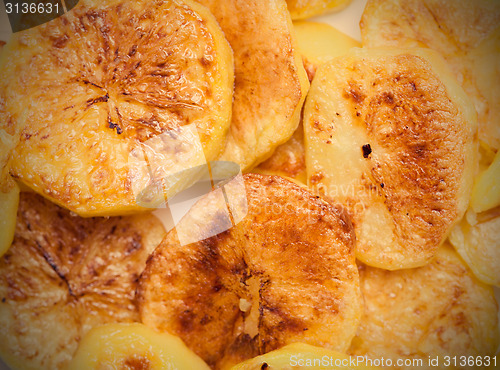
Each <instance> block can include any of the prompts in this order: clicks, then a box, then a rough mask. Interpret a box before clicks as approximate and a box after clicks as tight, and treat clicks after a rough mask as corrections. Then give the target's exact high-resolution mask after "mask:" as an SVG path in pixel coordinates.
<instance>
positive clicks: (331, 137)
mask: <svg viewBox="0 0 500 370" xmlns="http://www.w3.org/2000/svg"><path fill="white" fill-rule="evenodd" d="M304 130H305V144H306V168H307V177H308V186H309V187H311V188H312V190H313V191H314V192H316V193H318V194H320V195H322V196H325V197H326V198H329V199H333V200H335V201H338V202H340V203H342V204H343V205H344V206H346V207H347V208H348V209H349V211H350V213H351V214H352V216H353V223H354V226H355V230H356V238H357V247H356V256H357V258H358V259H360V260H361V261H363V262H365V263H366V264H368V265H371V266H376V267H380V268H386V269H390V270H394V269H400V268H410V267H417V266H422V265H425V264H427V263H428V262H429V261H430V260H431V258H432V257H433V255H434V254H435V252H436V250H437V248H438V247H439V245H440V244H441V243H442V242H443V241H444V240H445V238H446V237H447V235H448V233H449V231H450V230H451V228H452V227H453V225H454V224H455V223H456V222H458V221H459V220H460V218H461V217H462V216H463V214H464V213H465V210H466V209H467V206H468V203H469V197H470V192H471V188H472V181H473V175H474V173H475V168H476V165H477V159H476V158H477V137H476V131H477V121H476V114H475V111H474V108H473V106H472V104H471V103H470V101H469V99H468V97H467V96H466V95H465V93H464V92H463V90H462V88H461V87H460V86H459V85H458V84H457V82H456V80H455V79H454V78H453V76H452V75H451V73H450V72H449V70H448V69H447V68H446V65H445V64H444V61H443V60H441V58H440V57H439V56H438V55H437V54H436V53H432V52H431V51H428V50H424V49H394V48H392V49H389V48H381V49H352V50H351V52H350V53H348V54H347V55H346V56H344V57H339V58H336V59H333V60H332V61H330V62H328V63H325V64H323V65H322V66H321V67H320V68H319V69H318V71H317V74H316V76H315V78H314V80H313V83H312V86H311V90H310V92H309V95H308V99H307V102H306V105H305V109H304Z"/></svg>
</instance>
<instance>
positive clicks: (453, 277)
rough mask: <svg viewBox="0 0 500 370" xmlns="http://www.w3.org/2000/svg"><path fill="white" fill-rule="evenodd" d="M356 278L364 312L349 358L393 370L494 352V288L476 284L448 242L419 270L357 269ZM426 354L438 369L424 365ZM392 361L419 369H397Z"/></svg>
mask: <svg viewBox="0 0 500 370" xmlns="http://www.w3.org/2000/svg"><path fill="white" fill-rule="evenodd" d="M360 280H361V290H362V292H363V296H364V302H365V311H364V314H363V317H362V319H361V324H360V327H359V329H358V332H357V334H356V337H355V338H354V340H353V342H352V345H351V348H350V349H349V351H348V352H349V353H350V354H352V355H356V356H368V357H369V358H373V359H380V358H382V357H383V358H385V359H391V360H392V364H393V366H392V367H391V368H395V369H396V368H408V369H416V368H419V367H421V368H440V369H450V368H454V367H453V366H451V367H450V366H445V365H446V363H445V358H444V356H457V358H459V356H492V355H494V354H495V351H496V349H497V347H498V344H499V343H500V342H499V334H498V318H497V304H496V301H495V298H494V295H493V289H492V288H491V287H490V286H487V285H484V284H482V283H480V282H479V281H477V280H476V278H475V277H474V275H473V274H472V272H471V271H470V270H469V269H468V268H467V267H466V266H465V264H464V263H463V262H462V260H461V259H460V258H459V257H458V255H457V254H456V253H455V252H454V251H453V250H452V248H451V247H450V246H449V245H448V244H445V245H444V246H443V247H442V248H440V250H439V252H438V253H437V255H436V258H435V259H434V260H433V261H432V262H431V263H430V264H429V265H427V266H424V267H420V268H416V269H409V270H402V271H386V270H380V269H377V268H373V267H369V266H361V268H360ZM429 356H430V357H431V358H435V357H436V356H439V366H436V367H434V366H429V363H428V359H429ZM397 359H402V360H403V361H404V360H405V359H406V360H408V359H410V360H411V359H413V360H416V361H420V360H422V361H423V365H421V364H419V363H418V362H415V361H414V362H413V366H396V365H397ZM490 360H491V359H490ZM408 362H409V363H411V361H408ZM460 368H462V367H460ZM465 368H467V369H468V368H470V367H465Z"/></svg>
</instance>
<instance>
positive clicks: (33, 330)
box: [0, 193, 165, 370]
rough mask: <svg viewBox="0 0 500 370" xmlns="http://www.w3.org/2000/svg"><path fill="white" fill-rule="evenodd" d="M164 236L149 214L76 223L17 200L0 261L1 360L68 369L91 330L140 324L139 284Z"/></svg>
mask: <svg viewBox="0 0 500 370" xmlns="http://www.w3.org/2000/svg"><path fill="white" fill-rule="evenodd" d="M164 235H165V229H164V228H163V226H162V225H161V223H160V221H159V220H157V219H156V218H155V217H154V216H152V215H150V214H144V215H135V216H126V217H111V218H81V217H79V216H76V215H74V214H71V213H70V212H69V211H67V210H65V209H63V208H61V207H58V206H57V205H55V204H53V203H50V202H49V201H48V200H47V199H44V198H42V197H41V196H39V195H37V194H35V193H21V197H20V204H19V211H18V217H17V223H16V232H15V236H14V241H13V243H12V245H11V247H10V248H9V250H8V251H7V253H5V254H4V256H3V257H2V258H1V259H0V337H1V338H2V340H1V341H0V357H1V358H2V360H3V361H4V362H5V363H7V365H9V366H10V367H11V368H13V369H23V370H29V369H34V370H35V369H36V370H40V369H47V370H59V369H66V366H67V365H68V363H69V361H70V360H71V358H72V356H73V354H74V352H75V350H76V348H77V346H78V343H79V341H80V339H81V338H82V337H83V336H84V335H85V334H86V333H87V332H88V331H89V330H90V329H91V328H92V327H94V326H98V325H102V324H106V323H117V322H134V321H139V319H140V318H139V312H138V310H137V303H136V299H135V290H136V286H137V279H138V277H139V275H140V274H141V272H142V271H143V269H144V267H145V264H146V259H147V258H148V256H149V255H150V253H151V252H152V251H153V250H154V248H155V247H156V246H157V245H158V244H159V243H160V241H161V240H162V238H163V237H164Z"/></svg>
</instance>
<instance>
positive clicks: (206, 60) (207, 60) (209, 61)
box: [200, 55, 212, 68]
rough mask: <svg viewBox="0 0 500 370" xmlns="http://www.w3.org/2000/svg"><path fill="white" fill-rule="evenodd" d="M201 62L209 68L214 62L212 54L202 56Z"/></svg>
mask: <svg viewBox="0 0 500 370" xmlns="http://www.w3.org/2000/svg"><path fill="white" fill-rule="evenodd" d="M200 63H201V65H202V66H203V67H205V68H209V67H210V66H211V64H212V58H211V57H210V56H207V55H204V56H203V57H201V58H200Z"/></svg>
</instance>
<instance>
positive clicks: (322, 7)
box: [286, 0, 351, 19]
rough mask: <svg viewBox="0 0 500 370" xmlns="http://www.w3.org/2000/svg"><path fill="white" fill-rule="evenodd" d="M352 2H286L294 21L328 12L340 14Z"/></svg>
mask: <svg viewBox="0 0 500 370" xmlns="http://www.w3.org/2000/svg"><path fill="white" fill-rule="evenodd" d="M350 2H351V0H286V3H287V5H288V11H289V12H290V15H291V17H292V19H304V18H310V17H314V16H316V15H320V14H323V13H327V12H338V11H340V10H342V9H344V8H345V7H346V6H347V5H349V4H350Z"/></svg>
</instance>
